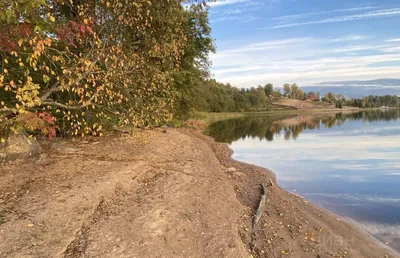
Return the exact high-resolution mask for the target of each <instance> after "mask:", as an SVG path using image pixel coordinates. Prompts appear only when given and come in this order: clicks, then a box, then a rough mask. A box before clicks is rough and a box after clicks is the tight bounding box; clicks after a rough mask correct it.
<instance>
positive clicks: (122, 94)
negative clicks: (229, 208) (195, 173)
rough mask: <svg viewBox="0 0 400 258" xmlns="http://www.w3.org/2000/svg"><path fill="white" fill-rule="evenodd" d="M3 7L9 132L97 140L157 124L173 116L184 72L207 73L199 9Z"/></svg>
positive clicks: (2, 81)
mask: <svg viewBox="0 0 400 258" xmlns="http://www.w3.org/2000/svg"><path fill="white" fill-rule="evenodd" d="M201 2H202V1H201ZM194 4H195V3H194ZM1 5H2V6H1V8H0V29H1V30H0V56H1V65H2V67H1V71H0V98H1V106H0V111H1V115H0V119H1V121H0V123H1V124H2V125H4V124H7V125H9V127H10V128H12V129H14V130H17V128H19V127H21V128H28V129H31V130H36V129H40V130H42V131H43V132H44V133H46V134H49V131H48V130H47V129H46V128H53V130H52V132H51V133H52V134H54V133H53V132H54V128H55V127H56V126H58V128H59V130H60V131H61V132H62V133H64V134H68V135H86V134H93V135H99V134H101V133H102V130H103V129H104V127H105V126H112V125H132V126H149V125H157V124H160V123H162V122H164V121H168V120H170V119H171V118H172V112H173V108H174V105H175V103H176V102H177V100H179V99H180V97H181V96H180V94H179V93H180V92H184V91H185V90H186V89H184V86H183V85H185V83H184V81H185V80H186V79H184V80H182V79H181V78H182V77H185V76H180V75H183V74H185V71H189V70H190V71H189V73H190V74H192V76H200V74H202V73H203V72H206V70H207V65H206V64H207V54H208V51H210V50H212V41H211V39H210V37H209V34H210V30H209V27H208V20H207V12H206V11H205V10H204V8H205V7H204V5H203V3H199V4H197V5H196V4H195V6H197V7H192V8H189V9H187V8H186V7H184V6H183V5H182V4H181V1H179V0H167V1H147V0H137V1H129V0H87V1H79V0H71V1H70V0H48V1H45V0H30V1H26V0H16V1H3V3H2V4H1ZM196 8H197V9H196ZM195 69H197V70H196V72H194V70H195ZM186 78H187V77H186ZM179 80H180V81H179ZM46 130H47V131H46Z"/></svg>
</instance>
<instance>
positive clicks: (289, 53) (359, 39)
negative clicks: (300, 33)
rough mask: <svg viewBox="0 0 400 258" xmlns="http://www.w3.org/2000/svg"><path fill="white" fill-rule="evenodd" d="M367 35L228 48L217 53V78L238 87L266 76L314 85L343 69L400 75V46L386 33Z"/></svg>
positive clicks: (348, 74)
mask: <svg viewBox="0 0 400 258" xmlns="http://www.w3.org/2000/svg"><path fill="white" fill-rule="evenodd" d="M365 38H373V37H371V36H365V35H350V36H342V37H340V36H339V37H336V38H328V39H324V38H313V37H300V38H287V39H279V40H268V41H261V42H257V43H252V44H247V45H244V46H242V47H238V48H231V49H229V48H227V49H223V50H222V51H219V52H217V53H216V54H213V55H211V61H212V73H213V74H214V75H215V76H216V79H217V80H220V81H222V82H229V83H231V84H233V85H235V86H238V87H250V86H254V85H258V84H263V83H265V82H266V81H268V82H271V83H274V84H276V85H282V84H283V83H285V82H288V81H290V82H297V83H299V84H300V85H305V84H307V85H310V84H311V83H316V82H320V81H325V80H337V78H338V75H340V79H343V80H351V79H360V78H363V79H366V80H367V79H377V78H390V77H395V78H398V77H399V73H398V71H399V66H400V65H396V63H397V62H400V47H399V46H398V45H397V44H396V43H395V42H393V43H390V42H387V41H386V40H385V39H381V40H380V39H378V38H374V40H369V41H368V42H366V41H365V40H364V39H365ZM379 40H380V41H382V42H383V44H382V42H379ZM336 42H340V44H335V43H336ZM372 42H373V43H372ZM357 43H363V44H365V45H359V44H357ZM366 43H369V44H366ZM333 44H334V45H333Z"/></svg>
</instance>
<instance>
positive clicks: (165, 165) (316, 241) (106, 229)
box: [0, 129, 396, 258]
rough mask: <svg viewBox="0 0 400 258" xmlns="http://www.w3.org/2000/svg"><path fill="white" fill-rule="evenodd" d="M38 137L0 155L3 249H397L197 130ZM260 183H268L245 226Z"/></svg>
mask: <svg viewBox="0 0 400 258" xmlns="http://www.w3.org/2000/svg"><path fill="white" fill-rule="evenodd" d="M45 149H46V155H42V156H41V158H40V159H38V160H35V161H31V162H26V163H10V164H7V165H4V164H3V165H1V168H0V257H235V258H236V257H320V258H321V257H374V258H375V257H385V255H388V257H396V254H394V253H391V252H390V251H389V250H388V249H385V248H384V247H382V246H380V245H379V244H377V243H376V242H375V241H374V240H373V239H372V238H370V237H369V236H368V235H366V234H365V233H364V232H362V231H359V230H358V229H356V228H355V227H353V226H352V225H350V224H349V223H347V222H343V221H339V220H337V218H336V217H335V216H333V215H331V214H328V213H327V212H325V211H322V210H320V209H318V208H316V207H314V206H313V205H311V204H309V203H307V202H306V201H304V200H303V199H301V198H299V197H297V196H295V195H292V194H289V193H287V192H285V191H283V190H282V189H280V188H279V187H277V186H276V183H275V179H274V176H273V174H272V173H271V172H269V171H267V170H263V169H261V168H257V167H255V166H252V165H247V164H243V163H239V162H236V161H233V160H231V159H230V154H231V153H230V150H229V149H228V148H227V147H226V146H224V145H222V144H218V143H215V142H213V141H212V140H211V139H209V138H208V137H206V136H204V135H202V134H200V133H198V132H196V131H190V130H177V129H168V130H167V132H166V133H163V132H162V131H161V130H156V131H143V132H141V133H139V134H138V135H136V137H134V138H132V137H128V136H107V137H103V138H91V139H89V140H85V141H83V140H81V139H79V140H76V141H61V140H60V141H56V142H52V143H51V144H48V146H47V148H45ZM270 180H271V181H272V182H273V186H271V185H270V183H269V181H270ZM260 183H264V184H266V185H269V186H268V192H269V195H268V198H267V203H266V208H265V210H264V212H263V215H262V217H261V221H260V223H259V227H258V229H257V231H256V232H255V235H254V236H253V237H251V222H252V214H253V213H254V208H255V207H256V206H257V203H258V200H259V198H260V193H261V190H260V187H259V184H260Z"/></svg>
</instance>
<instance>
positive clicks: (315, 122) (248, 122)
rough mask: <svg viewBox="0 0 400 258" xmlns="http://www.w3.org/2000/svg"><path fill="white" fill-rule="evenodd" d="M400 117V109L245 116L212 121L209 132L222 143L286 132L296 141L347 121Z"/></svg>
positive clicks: (286, 136) (267, 136) (370, 120)
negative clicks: (310, 133)
mask: <svg viewBox="0 0 400 258" xmlns="http://www.w3.org/2000/svg"><path fill="white" fill-rule="evenodd" d="M399 117H400V110H389V111H381V110H374V111H367V112H366V111H362V112H356V113H351V114H342V113H338V114H335V115H325V116H323V115H315V116H314V117H313V116H307V117H303V116H297V115H286V116H280V117H276V116H275V117H271V116H245V117H242V118H239V119H230V120H224V121H218V122H215V123H213V124H211V125H210V126H209V128H208V133H209V135H211V136H212V137H214V139H215V140H216V141H218V142H226V143H232V142H233V141H236V140H238V139H244V138H246V137H252V138H259V139H260V140H262V139H265V140H267V141H273V140H274V137H276V136H277V135H280V134H283V137H284V139H285V140H290V139H294V140H296V139H297V138H298V137H299V135H300V134H301V133H302V132H303V131H304V130H315V129H320V128H321V126H322V127H325V128H332V127H335V126H341V125H343V124H344V123H345V122H346V121H354V120H362V121H363V122H373V121H378V120H384V121H390V120H397V119H398V118H399Z"/></svg>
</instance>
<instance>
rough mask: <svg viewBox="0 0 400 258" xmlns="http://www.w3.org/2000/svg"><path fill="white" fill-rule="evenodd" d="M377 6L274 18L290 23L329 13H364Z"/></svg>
mask: <svg viewBox="0 0 400 258" xmlns="http://www.w3.org/2000/svg"><path fill="white" fill-rule="evenodd" d="M376 8H378V7H376V6H364V7H355V8H347V9H336V10H329V11H321V12H312V13H301V14H292V15H285V16H279V17H274V18H273V19H274V20H278V21H288V20H296V19H303V18H306V17H309V16H315V15H322V14H329V13H339V12H355V11H362V10H371V9H376Z"/></svg>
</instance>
